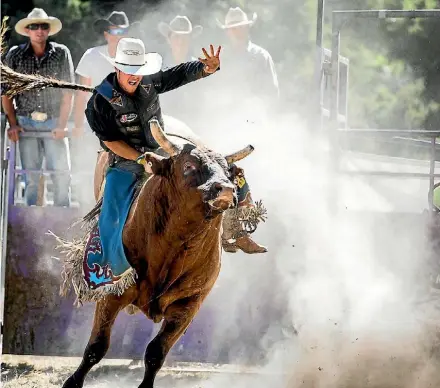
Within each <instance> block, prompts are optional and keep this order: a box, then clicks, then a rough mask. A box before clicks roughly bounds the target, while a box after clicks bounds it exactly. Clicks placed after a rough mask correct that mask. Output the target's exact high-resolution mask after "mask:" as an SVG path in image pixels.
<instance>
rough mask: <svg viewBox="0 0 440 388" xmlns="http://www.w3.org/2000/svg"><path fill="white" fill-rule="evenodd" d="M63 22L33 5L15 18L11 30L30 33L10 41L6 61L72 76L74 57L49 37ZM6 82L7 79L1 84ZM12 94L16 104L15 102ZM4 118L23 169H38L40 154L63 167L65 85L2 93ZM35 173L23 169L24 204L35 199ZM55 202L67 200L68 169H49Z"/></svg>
mask: <svg viewBox="0 0 440 388" xmlns="http://www.w3.org/2000/svg"><path fill="white" fill-rule="evenodd" d="M61 28H62V24H61V21H60V20H59V19H57V18H55V17H52V16H48V15H47V13H46V12H45V11H44V10H43V9H41V8H34V9H33V10H32V12H31V13H30V14H29V15H28V17H27V18H24V19H22V20H19V21H18V22H17V24H16V25H15V31H16V32H17V33H18V34H20V35H23V36H26V37H28V38H29V41H28V42H27V43H24V44H21V45H19V46H14V47H12V48H11V49H10V50H9V52H8V53H7V55H6V58H5V63H6V65H8V66H9V67H10V68H11V69H13V70H15V71H17V72H19V73H28V74H41V75H43V76H47V77H54V78H57V79H61V80H64V81H69V82H73V81H74V75H73V63H72V57H71V55H70V51H69V49H68V48H67V47H66V46H64V45H62V44H58V43H55V42H50V41H48V37H49V36H52V35H55V34H56V33H58V32H59V31H60V30H61ZM7 87H8V86H7V85H6V88H7ZM13 100H15V104H16V107H14V104H13ZM2 103H3V108H4V111H5V113H6V115H7V118H8V122H9V126H10V127H9V129H8V137H9V139H10V140H11V141H13V142H16V141H18V140H19V143H18V145H19V149H20V156H21V161H22V166H23V168H24V169H41V168H42V163H43V158H45V160H46V168H47V169H49V170H56V171H59V170H68V169H69V161H68V148H67V147H68V145H67V141H66V140H67V139H65V136H66V133H67V128H66V126H67V120H68V118H69V115H70V110H71V104H72V93H71V92H70V91H68V90H61V89H56V88H47V89H44V90H31V91H27V92H24V93H22V94H20V95H18V96H16V97H14V98H9V97H7V96H2ZM23 131H35V132H41V133H44V132H46V133H50V132H52V138H51V137H38V138H37V137H34V138H30V137H21V136H20V134H21V133H22V132H23ZM38 175H39V174H37V173H28V174H26V190H25V199H26V204H27V205H29V206H31V205H36V202H37V194H38ZM52 182H53V184H54V205H55V206H70V174H52Z"/></svg>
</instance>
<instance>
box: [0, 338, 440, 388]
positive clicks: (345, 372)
mask: <svg viewBox="0 0 440 388" xmlns="http://www.w3.org/2000/svg"><path fill="white" fill-rule="evenodd" d="M437 341H438V337H437V336H434V337H430V338H429V337H424V340H423V341H420V340H412V339H409V338H408V340H405V339H403V340H402V341H397V342H395V341H389V340H386V339H384V340H381V341H375V340H374V339H373V338H364V339H362V338H353V339H351V340H347V341H340V342H338V343H337V344H335V343H333V344H330V343H325V340H324V341H321V340H318V341H316V344H315V345H314V346H310V347H309V348H308V349H304V348H303V352H302V354H301V355H300V356H299V357H297V358H296V360H295V357H293V358H292V362H289V363H287V364H285V365H284V369H283V368H281V369H277V370H278V372H275V368H271V367H270V365H269V366H266V367H264V368H256V367H253V368H250V367H239V366H232V365H210V364H197V363H180V364H173V365H169V366H165V367H164V368H162V370H161V372H160V373H159V376H158V379H157V380H156V381H157V383H156V387H157V388H165V387H172V388H225V387H226V388H229V387H231V388H248V387H252V388H267V387H269V388H439V387H440V352H439V351H438V349H439V348H438V347H436V348H437V350H436V351H434V348H433V346H432V345H434V343H435V342H437ZM310 345H311V342H310ZM335 345H336V346H335ZM289 359H290V356H289ZM79 361H80V360H79V359H78V358H69V357H35V356H9V355H6V356H3V358H2V368H1V378H2V383H3V385H2V386H3V387H4V388H18V387H27V388H37V387H45V388H55V387H57V388H60V387H61V386H62V384H63V381H64V380H65V379H66V378H67V377H68V375H69V374H71V373H72V372H73V370H74V369H75V367H76V366H77V365H78V364H79ZM275 364H277V365H276V366H277V367H279V366H280V364H279V363H277V362H275ZM273 366H274V365H272V367H273ZM142 374H143V365H142V363H141V362H140V361H133V360H111V359H104V360H103V361H102V362H101V363H100V364H99V366H97V367H95V368H94V369H92V371H91V372H90V373H89V375H88V377H87V379H86V383H85V386H84V387H85V388H114V387H115V388H116V387H124V388H131V387H133V388H137V387H138V385H139V383H140V382H141V379H142Z"/></svg>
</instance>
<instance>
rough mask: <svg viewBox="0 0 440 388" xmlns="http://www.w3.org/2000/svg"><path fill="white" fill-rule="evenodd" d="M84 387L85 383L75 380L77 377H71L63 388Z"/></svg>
mask: <svg viewBox="0 0 440 388" xmlns="http://www.w3.org/2000/svg"><path fill="white" fill-rule="evenodd" d="M83 385H84V382H82V381H78V380H77V379H75V376H74V375H72V376H70V377H69V378H68V379H67V380H66V381H65V383H64V384H63V388H82V387H83Z"/></svg>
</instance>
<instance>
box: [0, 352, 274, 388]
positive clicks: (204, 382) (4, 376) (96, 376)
mask: <svg viewBox="0 0 440 388" xmlns="http://www.w3.org/2000/svg"><path fill="white" fill-rule="evenodd" d="M79 361H80V360H79V359H78V358H69V357H35V356H9V355H4V356H3V357H2V366H1V381H2V386H3V387H4V388H18V387H20V388H22V387H26V388H37V387H38V388H40V387H44V388H55V387H56V388H60V387H61V386H62V384H63V382H64V380H65V379H66V378H67V377H68V376H69V375H70V374H71V373H72V372H73V371H74V369H75V366H77V365H78V364H79ZM142 375H143V366H142V363H141V362H140V361H131V360H103V361H102V362H101V363H100V364H99V366H97V367H95V368H94V369H93V370H92V371H91V372H90V373H89V375H88V377H87V379H86V383H85V388H113V387H115V388H116V387H124V388H125V387H127V388H131V387H133V388H136V387H137V386H138V385H139V384H140V382H141V380H142ZM266 378H267V379H270V377H267V376H266ZM257 379H258V380H259V381H261V376H258V375H257V371H256V370H252V369H250V368H246V369H245V368H238V367H233V366H219V365H207V364H196V363H182V364H176V365H173V366H166V367H164V368H162V370H161V372H160V373H159V376H158V378H157V380H156V381H157V387H158V388H161V387H175V388H202V387H203V388H214V387H224V386H225V384H226V381H229V382H230V381H231V380H233V381H235V382H236V383H239V384H241V385H242V386H253V385H255V382H256V380H257ZM228 384H229V383H228Z"/></svg>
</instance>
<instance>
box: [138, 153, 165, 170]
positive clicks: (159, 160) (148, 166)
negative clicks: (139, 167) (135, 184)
mask: <svg viewBox="0 0 440 388" xmlns="http://www.w3.org/2000/svg"><path fill="white" fill-rule="evenodd" d="M138 163H140V164H143V165H144V166H145V171H147V172H148V173H150V174H154V175H166V174H167V172H168V170H169V168H170V158H164V157H163V156H160V155H157V154H155V153H153V152H145V153H144V154H143V155H141V156H140V157H139V158H138Z"/></svg>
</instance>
